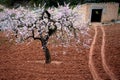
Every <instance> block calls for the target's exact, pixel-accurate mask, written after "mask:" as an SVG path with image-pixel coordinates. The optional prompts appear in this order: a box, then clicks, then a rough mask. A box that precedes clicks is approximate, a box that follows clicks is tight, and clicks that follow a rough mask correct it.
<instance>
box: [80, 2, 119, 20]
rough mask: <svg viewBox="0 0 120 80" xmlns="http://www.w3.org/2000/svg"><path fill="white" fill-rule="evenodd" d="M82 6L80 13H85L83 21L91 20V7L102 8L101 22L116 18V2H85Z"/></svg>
mask: <svg viewBox="0 0 120 80" xmlns="http://www.w3.org/2000/svg"><path fill="white" fill-rule="evenodd" d="M82 6H83V7H81V8H83V10H82V11H83V12H82V13H83V14H85V19H84V21H87V22H91V14H92V9H102V18H101V22H110V21H111V20H117V19H118V9H119V4H118V3H86V4H83V5H82ZM80 10H81V9H80Z"/></svg>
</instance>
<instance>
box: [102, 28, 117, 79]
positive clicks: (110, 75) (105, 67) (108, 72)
mask: <svg viewBox="0 0 120 80" xmlns="http://www.w3.org/2000/svg"><path fill="white" fill-rule="evenodd" d="M101 30H102V33H103V36H102V46H101V58H102V65H103V68H104V70H105V72H106V73H107V74H108V75H109V77H110V78H111V80H117V79H116V77H115V75H114V73H112V72H111V71H110V69H109V67H108V65H107V63H106V60H105V39H106V38H105V37H106V35H105V30H104V28H103V27H101Z"/></svg>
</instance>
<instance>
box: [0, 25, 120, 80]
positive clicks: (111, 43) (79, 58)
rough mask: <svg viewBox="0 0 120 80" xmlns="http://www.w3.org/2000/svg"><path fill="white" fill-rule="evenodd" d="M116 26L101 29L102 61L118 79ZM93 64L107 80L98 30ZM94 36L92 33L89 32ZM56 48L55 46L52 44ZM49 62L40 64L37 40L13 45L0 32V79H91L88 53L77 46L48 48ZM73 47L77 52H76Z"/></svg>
mask: <svg viewBox="0 0 120 80" xmlns="http://www.w3.org/2000/svg"><path fill="white" fill-rule="evenodd" d="M119 26H120V24H116V25H112V26H105V27H104V28H105V33H106V40H105V41H106V43H105V56H106V57H105V59H106V62H107V65H108V66H109V68H110V70H111V71H112V72H113V73H114V74H115V76H116V77H117V79H118V80H120V27H119ZM97 29H98V36H97V39H96V40H97V41H96V43H95V47H94V48H95V49H93V50H94V51H93V52H94V55H93V61H94V64H95V65H94V66H95V68H96V71H97V72H98V74H99V76H100V77H101V78H102V79H103V80H111V79H110V77H109V76H108V75H107V74H106V72H105V71H104V69H103V66H102V62H101V61H102V59H101V54H100V53H101V45H102V35H103V34H102V31H101V29H100V28H99V27H98V28H97ZM91 34H92V35H94V29H93V32H91ZM56 45H58V44H56ZM48 47H49V50H50V53H51V57H52V62H51V63H50V64H45V63H44V53H43V51H42V48H41V43H40V42H39V41H33V42H31V43H27V42H25V43H21V44H16V43H14V41H10V40H9V39H8V38H6V37H5V36H4V33H3V32H0V80H93V76H92V74H91V72H90V69H89V64H88V62H89V50H90V49H87V48H84V47H82V46H81V45H77V47H76V45H75V44H72V45H71V46H69V47H65V46H55V45H54V46H53V45H52V44H49V45H48ZM76 48H77V49H78V50H76Z"/></svg>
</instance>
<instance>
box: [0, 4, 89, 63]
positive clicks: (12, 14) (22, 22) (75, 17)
mask: <svg viewBox="0 0 120 80" xmlns="http://www.w3.org/2000/svg"><path fill="white" fill-rule="evenodd" d="M75 8H76V7H75ZM82 16H83V15H82V14H79V13H78V12H77V11H76V10H75V9H74V8H73V9H72V8H70V7H69V5H67V4H65V5H64V6H58V8H48V9H46V10H45V8H44V7H39V8H34V9H25V8H23V7H19V8H17V9H5V10H4V11H3V12H0V30H2V31H12V32H13V33H14V35H15V37H16V41H17V42H22V41H25V40H27V39H29V38H33V39H34V40H40V41H41V44H42V48H43V51H44V53H45V58H46V63H50V62H51V56H50V52H49V49H48V48H47V43H48V40H49V38H50V37H51V36H52V35H53V34H54V33H55V34H56V35H57V36H56V38H57V39H61V40H63V39H64V40H66V41H67V42H69V40H70V39H72V38H74V39H76V40H77V42H80V39H79V35H87V36H89V34H88V33H87V31H88V29H89V27H87V23H81V21H82V18H81V17H82ZM79 33H81V34H79ZM64 36H67V37H64Z"/></svg>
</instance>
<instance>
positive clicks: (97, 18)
mask: <svg viewBox="0 0 120 80" xmlns="http://www.w3.org/2000/svg"><path fill="white" fill-rule="evenodd" d="M101 16H102V9H92V15H91V22H101Z"/></svg>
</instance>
